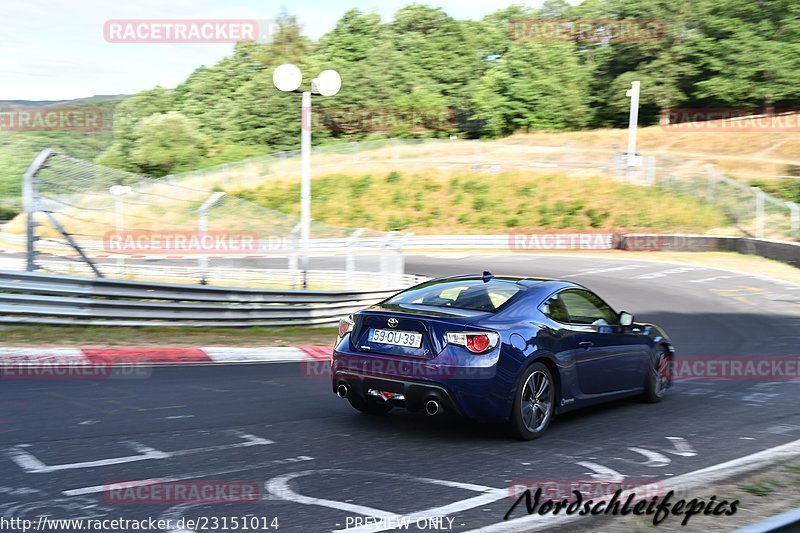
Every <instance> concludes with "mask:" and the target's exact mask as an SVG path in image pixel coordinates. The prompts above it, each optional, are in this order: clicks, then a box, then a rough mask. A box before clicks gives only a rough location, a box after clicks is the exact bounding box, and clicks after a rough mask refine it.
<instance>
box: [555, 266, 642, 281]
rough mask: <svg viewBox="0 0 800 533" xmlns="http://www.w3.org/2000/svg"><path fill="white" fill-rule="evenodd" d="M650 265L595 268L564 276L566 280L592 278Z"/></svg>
mask: <svg viewBox="0 0 800 533" xmlns="http://www.w3.org/2000/svg"><path fill="white" fill-rule="evenodd" d="M646 266H648V265H623V266H617V267H606V268H595V269H592V270H585V271H583V272H577V273H575V274H567V275H565V276H562V277H564V278H574V277H575V276H592V275H594V274H605V273H606V272H618V271H623V270H636V269H637V268H644V267H646Z"/></svg>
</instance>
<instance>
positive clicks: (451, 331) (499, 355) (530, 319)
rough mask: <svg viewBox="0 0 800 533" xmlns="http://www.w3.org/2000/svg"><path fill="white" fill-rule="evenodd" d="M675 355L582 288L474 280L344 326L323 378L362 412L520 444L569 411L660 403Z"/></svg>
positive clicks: (412, 294)
mask: <svg viewBox="0 0 800 533" xmlns="http://www.w3.org/2000/svg"><path fill="white" fill-rule="evenodd" d="M673 354H674V348H673V347H672V343H671V342H670V340H669V338H668V337H667V335H666V334H665V333H664V332H663V331H662V330H661V329H660V328H658V327H657V326H653V325H650V324H639V323H635V322H634V321H633V316H632V315H631V314H630V313H627V312H625V311H622V312H620V313H617V312H616V311H614V310H613V309H611V307H609V305H608V304H606V303H605V302H604V301H603V300H602V299H601V298H600V297H599V296H597V295H596V294H595V293H593V292H592V291H590V290H589V289H587V288H585V287H583V286H581V285H578V284H576V283H572V282H569V281H559V280H552V279H534V278H517V277H500V276H493V275H492V274H490V273H489V272H484V273H483V275H480V276H476V275H473V276H458V277H448V278H440V279H435V280H432V281H427V282H425V283H421V284H419V285H416V286H414V287H411V288H410V289H407V290H405V291H402V292H400V293H398V294H396V295H394V296H392V297H391V298H388V299H387V300H384V301H383V302H381V303H379V304H376V305H374V306H372V307H369V308H367V309H364V310H362V311H359V312H357V313H355V314H354V315H351V316H350V317H348V318H347V319H343V320H342V321H341V322H340V323H339V338H338V340H337V342H336V346H335V348H334V352H333V362H332V379H333V390H334V392H335V393H336V394H338V395H339V396H340V397H342V398H347V399H348V400H349V401H350V403H351V404H352V406H353V407H354V408H356V409H358V410H359V411H362V412H365V413H369V414H385V413H387V412H389V411H390V410H391V409H392V408H394V407H402V408H406V409H408V410H409V411H418V410H422V409H424V410H425V411H426V412H427V413H428V414H429V415H437V414H439V413H442V412H446V411H450V412H453V413H457V414H460V415H463V416H466V417H469V418H473V419H476V420H483V421H505V422H507V423H508V424H509V426H510V428H511V430H512V432H513V433H514V434H515V435H516V436H517V437H519V438H521V439H526V440H530V439H534V438H536V437H539V436H540V435H542V433H544V431H545V430H546V429H547V426H548V425H549V423H550V421H551V420H552V418H553V416H554V415H556V414H559V413H564V412H566V411H570V410H573V409H576V408H578V407H584V406H587V405H591V404H595V403H599V402H604V401H608V400H613V399H617V398H621V397H624V396H632V395H641V396H642V397H643V398H644V399H645V400H647V401H648V402H658V401H660V400H661V398H662V397H663V396H664V393H665V392H666V390H667V388H668V387H669V386H670V384H671V373H670V369H671V365H670V362H671V359H672V357H673Z"/></svg>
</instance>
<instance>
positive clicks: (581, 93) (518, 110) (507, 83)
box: [474, 42, 591, 135]
mask: <svg viewBox="0 0 800 533" xmlns="http://www.w3.org/2000/svg"><path fill="white" fill-rule="evenodd" d="M588 103H589V75H588V72H587V71H586V69H585V68H584V67H583V66H581V65H580V64H579V62H578V57H577V53H576V51H575V46H574V45H573V44H572V43H528V42H515V43H513V44H512V45H511V47H510V48H509V50H508V52H507V53H506V55H505V56H503V57H502V58H501V59H499V60H497V62H496V65H495V66H494V68H492V69H491V70H489V71H488V72H487V73H486V74H485V75H484V77H483V79H482V80H481V83H480V85H479V87H478V91H477V92H476V94H475V97H474V106H475V109H476V117H477V118H479V119H481V120H484V121H486V126H485V128H484V131H485V132H486V133H488V134H491V135H503V134H509V133H512V132H514V131H517V130H525V131H529V130H534V129H546V130H559V129H565V128H580V127H584V126H586V125H587V124H589V123H590V121H591V116H590V108H589V105H588Z"/></svg>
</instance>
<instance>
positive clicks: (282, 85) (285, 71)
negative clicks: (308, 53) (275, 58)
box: [272, 63, 303, 92]
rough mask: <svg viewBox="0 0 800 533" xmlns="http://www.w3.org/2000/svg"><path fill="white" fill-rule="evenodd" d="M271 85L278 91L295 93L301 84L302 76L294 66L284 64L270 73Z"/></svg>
mask: <svg viewBox="0 0 800 533" xmlns="http://www.w3.org/2000/svg"><path fill="white" fill-rule="evenodd" d="M272 83H274V84H275V87H277V88H278V90H280V91H284V92H292V91H296V90H297V89H298V88H299V87H300V84H301V83H303V74H302V73H301V72H300V69H299V68H297V67H296V66H295V65H292V64H291V63H285V64H283V65H281V66H279V67H278V68H276V69H275V70H274V71H273V72H272Z"/></svg>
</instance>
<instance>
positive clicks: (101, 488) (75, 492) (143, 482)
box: [61, 455, 314, 496]
mask: <svg viewBox="0 0 800 533" xmlns="http://www.w3.org/2000/svg"><path fill="white" fill-rule="evenodd" d="M313 460H314V458H313V457H309V456H307V455H298V456H297V457H287V458H285V459H273V460H271V461H264V462H262V463H255V464H248V465H244V466H238V467H235V468H222V469H219V470H200V471H198V472H189V473H188V474H181V475H179V476H170V477H165V478H149V479H138V480H131V481H126V482H124V483H117V484H111V485H108V484H106V485H94V486H91V487H81V488H77V489H68V490H62V491H61V494H63V495H64V496H82V495H84V494H97V493H99V492H105V491H107V490H111V489H113V488H117V487H119V488H125V487H128V486H147V485H158V484H161V483H172V482H175V481H185V480H187V479H199V478H204V477H210V476H221V475H225V474H233V473H236V472H243V471H245V470H248V471H249V470H255V469H258V468H266V467H269V466H274V465H282V464H291V463H299V462H303V461H313Z"/></svg>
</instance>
